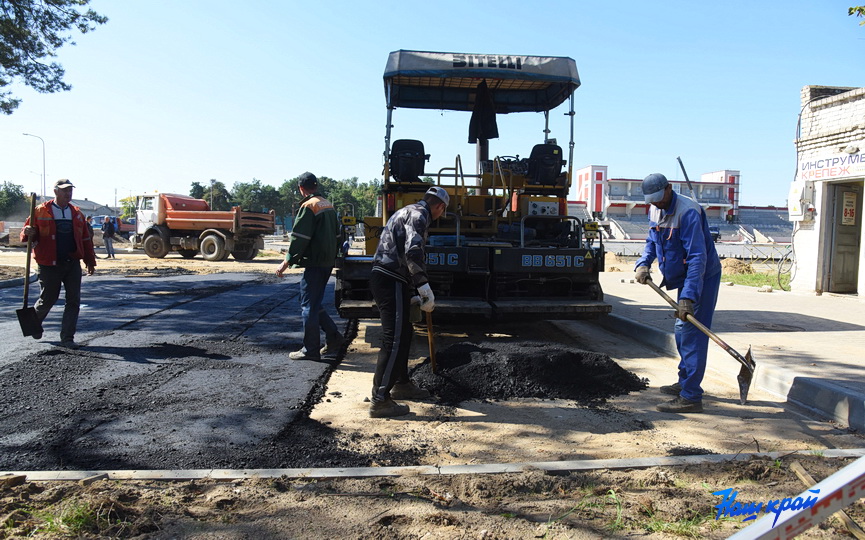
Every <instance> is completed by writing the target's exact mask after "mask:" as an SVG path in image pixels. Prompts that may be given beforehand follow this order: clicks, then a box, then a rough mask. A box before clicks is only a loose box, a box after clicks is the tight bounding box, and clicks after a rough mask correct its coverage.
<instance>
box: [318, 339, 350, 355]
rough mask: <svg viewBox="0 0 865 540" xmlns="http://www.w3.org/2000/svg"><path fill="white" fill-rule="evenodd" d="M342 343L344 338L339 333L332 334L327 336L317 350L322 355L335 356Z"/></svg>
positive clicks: (343, 343)
mask: <svg viewBox="0 0 865 540" xmlns="http://www.w3.org/2000/svg"><path fill="white" fill-rule="evenodd" d="M343 345H345V338H344V337H342V336H341V335H339V334H334V335H333V336H331V337H329V338H327V343H325V345H324V347H322V348H321V350H320V351H319V352H320V353H321V355H322V356H336V355H337V354H339V351H340V349H342V346H343Z"/></svg>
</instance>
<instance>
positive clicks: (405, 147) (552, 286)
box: [336, 50, 610, 320]
mask: <svg viewBox="0 0 865 540" xmlns="http://www.w3.org/2000/svg"><path fill="white" fill-rule="evenodd" d="M579 85H580V79H579V75H578V73H577V67H576V63H575V62H574V60H572V59H571V58H563V57H540V56H515V55H493V54H459V53H437V52H420V51H406V50H399V51H395V52H392V53H390V56H389V57H388V61H387V67H386V68H385V73H384V91H385V99H386V104H387V124H386V133H385V140H384V142H385V148H384V160H383V161H384V171H383V177H384V178H383V184H382V194H381V201H380V208H381V212H380V215H379V216H378V217H370V216H366V217H363V218H361V219H360V220H359V221H358V223H361V222H362V225H363V227H362V230H363V234H364V236H363V238H364V239H365V241H364V250H363V251H364V252H365V253H363V254H357V253H355V252H354V251H356V250H352V253H350V254H345V255H343V256H341V257H340V258H339V260H338V261H337V273H336V275H337V285H336V305H337V309H338V311H339V313H340V315H341V316H343V317H346V318H372V317H377V310H376V307H375V302H374V301H373V298H372V294H371V292H370V290H369V286H368V283H369V276H370V272H371V269H372V256H373V254H374V253H375V248H376V247H377V245H378V238H379V234H380V231H381V229H382V226H383V224H384V223H386V222H387V219H388V218H389V217H390V216H391V215H392V214H393V213H394V212H395V211H396V210H398V209H399V208H401V207H403V206H405V205H408V204H412V203H414V202H417V201H418V200H420V199H421V198H422V197H423V195H424V193H425V192H426V191H427V189H428V188H429V187H430V183H432V184H435V185H438V186H442V187H444V188H445V189H446V190H447V191H448V193H449V194H450V204H449V205H448V208H447V212H446V213H445V215H443V216H442V217H441V218H440V219H438V220H437V221H435V222H434V223H432V225H431V227H430V229H429V236H428V241H427V249H426V256H427V270H428V273H429V278H430V285H431V286H432V288H433V290H434V292H435V295H436V315H443V316H446V317H448V318H451V317H454V318H455V317H469V318H473V319H478V318H486V319H494V320H499V319H532V318H541V319H585V318H596V317H598V316H600V315H602V314H605V313H608V312H609V311H610V306H609V305H608V304H606V303H604V301H603V291H602V290H601V286H600V283H599V281H598V273H599V272H601V271H602V270H603V268H604V248H603V243H602V239H601V238H600V235H599V234H598V225H597V223H596V222H594V221H592V220H591V219H590V218H589V217H588V216H570V215H567V214H568V212H567V209H568V204H567V197H568V192H569V190H570V186H571V173H572V169H573V154H574V116H575V113H574V95H573V94H574V91H575V90H576V89H577V87H579ZM565 103H566V104H567V107H568V108H567V110H566V112H565V113H564V115H563V116H567V117H568V119H569V121H570V133H569V135H570V142H569V145H568V155H567V158H566V157H565V155H564V152H563V150H562V147H561V146H559V145H558V144H557V140H556V139H554V138H552V137H550V134H551V131H550V119H551V113H552V112H553V110H554V109H556V108H557V107H559V106H560V105H562V104H565ZM405 108H409V109H432V110H435V111H465V112H466V115H465V117H466V120H468V128H469V129H468V135H469V141H468V142H469V143H475V144H476V145H477V147H476V163H475V164H474V167H473V169H471V170H468V171H467V170H466V169H465V168H464V167H463V163H462V159H461V156H460V155H456V156H455V157H454V158H453V160H452V161H450V160H448V161H447V162H446V163H445V165H446V166H444V167H442V168H439V169H437V170H428V168H427V162H428V160H429V158H430V155H429V154H427V153H426V151H427V149H428V148H429V146H426V145H425V144H424V141H423V138H424V137H423V134H417V133H412V134H411V135H412V136H411V138H394V125H393V119H394V114H395V112H396V111H397V110H398V109H405ZM526 112H532V113H540V114H539V115H538V116H542V118H543V131H542V133H543V138H542V139H541V138H540V137H539V139H541V140H539V141H538V144H536V145H534V146H533V147H532V148H529V149H526V150H528V151H529V153H528V157H525V158H520V157H519V155H496V156H490V152H489V141H490V139H495V138H498V127H497V117H499V116H500V115H505V114H513V113H526ZM431 116H432V115H431ZM436 116H439V115H436ZM435 120H436V118H431V121H430V124H431V123H432V122H433V121H435ZM562 123H564V122H562ZM539 133H541V130H540V129H539ZM427 144H429V141H427ZM433 144H434V142H433ZM346 223H347V226H351V220H347V222H346ZM359 229H360V228H359Z"/></svg>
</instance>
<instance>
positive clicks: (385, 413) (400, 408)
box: [369, 398, 409, 418]
mask: <svg viewBox="0 0 865 540" xmlns="http://www.w3.org/2000/svg"><path fill="white" fill-rule="evenodd" d="M408 411H409V408H408V405H400V404H399V403H397V402H396V401H394V400H392V399H390V398H388V399H386V400H384V401H373V402H372V405H370V406H369V417H370V418H393V417H394V416H403V415H406V414H408Z"/></svg>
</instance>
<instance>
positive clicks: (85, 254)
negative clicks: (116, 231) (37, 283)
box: [21, 199, 96, 266]
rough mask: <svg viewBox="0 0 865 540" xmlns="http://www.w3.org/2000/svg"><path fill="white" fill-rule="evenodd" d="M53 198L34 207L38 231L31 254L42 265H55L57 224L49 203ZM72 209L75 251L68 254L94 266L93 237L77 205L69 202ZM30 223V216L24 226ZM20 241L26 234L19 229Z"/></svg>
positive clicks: (24, 238)
mask: <svg viewBox="0 0 865 540" xmlns="http://www.w3.org/2000/svg"><path fill="white" fill-rule="evenodd" d="M53 202H54V200H53V199H52V200H50V201H48V202H44V203H42V204H40V205H39V206H37V207H36V212H35V218H36V225H34V226H35V227H36V229H37V230H38V233H37V234H36V236H34V237H33V242H34V247H33V255H34V257H35V258H36V262H37V263H38V264H41V265H44V266H57V225H56V224H55V223H54V213H53V212H52V211H51V203H53ZM69 208H71V209H72V234H73V236H74V237H75V248H76V249H75V251H74V252H72V253H70V254H69V256H70V257H71V258H73V259H83V260H84V264H86V265H87V266H96V252H95V251H94V250H93V238H92V237H91V236H90V229H89V228H88V227H87V222H86V221H85V220H84V216H83V215H82V214H81V210H79V209H78V207H77V206H75V205H72V204H70V205H69ZM28 225H30V218H29V217H28V218H27V221H25V222H24V226H25V227H27V226H28ZM21 241H22V242H26V241H27V235H26V234H24V230H23V229H22V230H21Z"/></svg>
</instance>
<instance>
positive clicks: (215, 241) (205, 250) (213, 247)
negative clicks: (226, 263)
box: [199, 234, 228, 262]
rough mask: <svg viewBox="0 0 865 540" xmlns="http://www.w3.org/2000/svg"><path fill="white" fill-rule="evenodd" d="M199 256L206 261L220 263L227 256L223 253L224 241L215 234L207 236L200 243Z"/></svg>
mask: <svg viewBox="0 0 865 540" xmlns="http://www.w3.org/2000/svg"><path fill="white" fill-rule="evenodd" d="M199 247H200V248H201V256H202V257H204V260H206V261H212V262H215V261H221V260H223V259H225V256H226V255H228V253H226V251H225V240H223V239H222V237H220V236H218V235H215V234H208V235H207V236H205V237H204V239H203V240H202V241H201V245H200V246H199Z"/></svg>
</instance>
